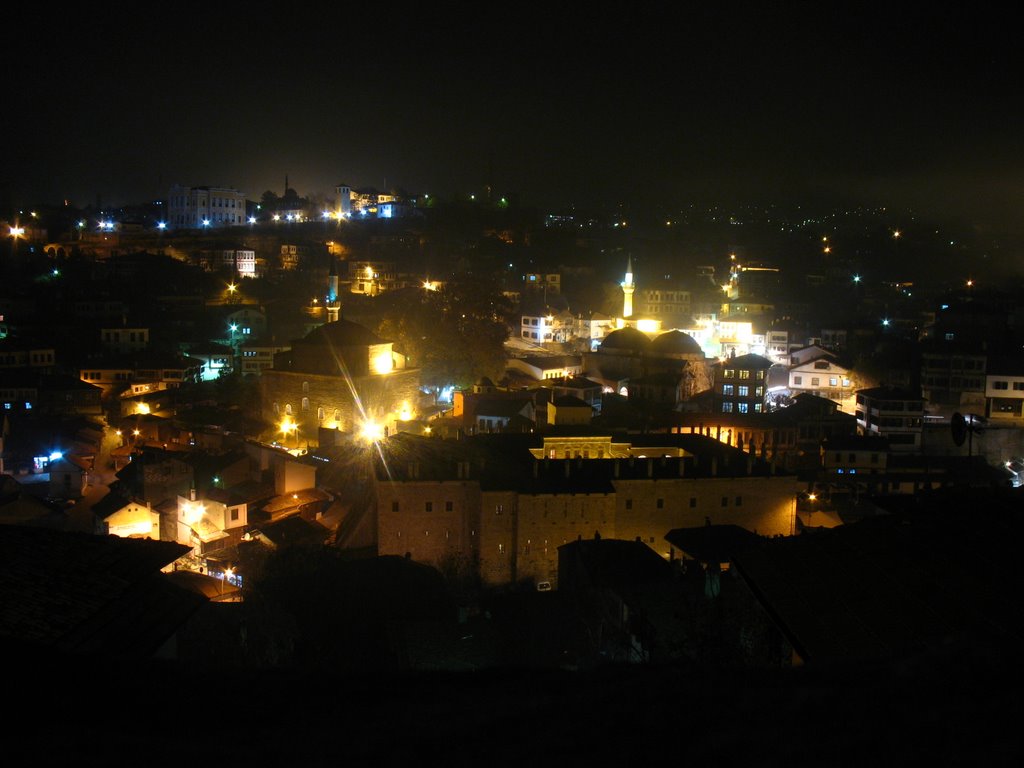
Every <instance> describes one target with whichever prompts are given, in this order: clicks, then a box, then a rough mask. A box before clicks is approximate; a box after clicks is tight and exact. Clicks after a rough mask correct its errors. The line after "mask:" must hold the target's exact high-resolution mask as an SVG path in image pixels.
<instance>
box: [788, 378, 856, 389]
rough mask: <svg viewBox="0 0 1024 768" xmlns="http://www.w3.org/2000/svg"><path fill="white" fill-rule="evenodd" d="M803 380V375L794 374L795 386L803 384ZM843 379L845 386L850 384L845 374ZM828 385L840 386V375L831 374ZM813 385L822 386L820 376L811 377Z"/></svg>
mask: <svg viewBox="0 0 1024 768" xmlns="http://www.w3.org/2000/svg"><path fill="white" fill-rule="evenodd" d="M803 381H804V378H803V376H794V377H793V386H794V387H800V386H803ZM842 381H843V386H844V387H848V386H850V380H849V379H848V378H846V377H845V376H844V377H843V379H842ZM828 385H829V386H830V387H838V386H839V377H838V376H829V377H828ZM811 386H812V387H820V386H821V379H820V378H819V377H818V376H812V377H811Z"/></svg>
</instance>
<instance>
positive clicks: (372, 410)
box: [260, 320, 419, 447]
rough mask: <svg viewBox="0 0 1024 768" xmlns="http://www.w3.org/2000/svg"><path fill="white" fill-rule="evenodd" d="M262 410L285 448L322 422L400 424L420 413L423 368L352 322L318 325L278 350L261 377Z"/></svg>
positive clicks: (353, 427)
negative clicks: (420, 382) (421, 373)
mask: <svg viewBox="0 0 1024 768" xmlns="http://www.w3.org/2000/svg"><path fill="white" fill-rule="evenodd" d="M260 393H261V398H262V400H261V413H262V417H263V419H264V420H265V421H267V422H268V423H271V424H274V425H276V427H277V429H278V431H279V434H280V437H281V439H282V442H283V443H284V445H285V446H286V447H289V446H290V445H291V444H293V443H294V445H296V446H298V445H299V444H300V443H302V442H305V441H307V440H309V439H310V438H313V437H314V436H315V435H316V434H317V432H318V429H319V428H320V427H324V428H328V429H339V430H341V431H343V432H358V431H359V430H360V429H362V428H363V427H364V426H365V425H366V424H367V423H369V422H373V423H374V424H377V425H379V427H380V428H381V429H382V430H383V429H393V428H394V426H395V425H396V422H398V421H401V420H406V419H409V418H412V417H414V416H415V415H416V404H417V400H418V396H419V372H418V370H417V369H414V368H410V367H407V365H406V359H405V356H404V355H402V354H400V353H398V352H396V351H394V349H392V344H391V342H390V341H386V340H384V339H381V338H379V337H378V336H377V335H376V334H374V333H373V332H372V331H370V330H369V329H368V328H366V327H364V326H362V325H359V324H358V323H353V322H350V321H348V320H338V321H336V322H333V323H326V324H324V325H321V326H318V327H317V328H314V329H313V330H312V331H310V332H309V333H308V334H306V336H305V337H303V338H301V339H296V340H295V341H293V342H292V345H291V349H290V350H287V351H284V352H281V353H279V354H278V355H275V358H274V367H273V368H272V369H268V370H265V371H263V373H262V374H261V376H260Z"/></svg>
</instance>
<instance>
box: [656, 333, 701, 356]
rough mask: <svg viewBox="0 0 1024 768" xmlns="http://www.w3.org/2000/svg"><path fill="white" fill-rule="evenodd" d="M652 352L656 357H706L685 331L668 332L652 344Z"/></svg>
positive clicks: (695, 341)
mask: <svg viewBox="0 0 1024 768" xmlns="http://www.w3.org/2000/svg"><path fill="white" fill-rule="evenodd" d="M651 352H652V354H655V355H672V356H675V355H701V356H703V355H704V351H703V350H702V349H701V348H700V344H698V343H697V340H696V339H695V338H693V336H691V335H690V334H688V333H683V331H679V330H675V331H666V332H665V333H663V334H661V335H660V336H658V337H657V338H655V339H654V341H652V342H651Z"/></svg>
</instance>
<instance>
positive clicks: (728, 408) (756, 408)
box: [722, 403, 764, 413]
mask: <svg viewBox="0 0 1024 768" xmlns="http://www.w3.org/2000/svg"><path fill="white" fill-rule="evenodd" d="M763 410H764V404H763V403H754V404H753V406H751V404H750V403H722V413H734V412H735V413H761V412H762V411H763Z"/></svg>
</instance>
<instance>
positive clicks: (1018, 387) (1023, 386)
mask: <svg viewBox="0 0 1024 768" xmlns="http://www.w3.org/2000/svg"><path fill="white" fill-rule="evenodd" d="M1009 384H1010V382H1008V381H993V382H992V389H1009ZM1013 391H1014V392H1021V391H1024V381H1015V382H1013Z"/></svg>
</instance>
